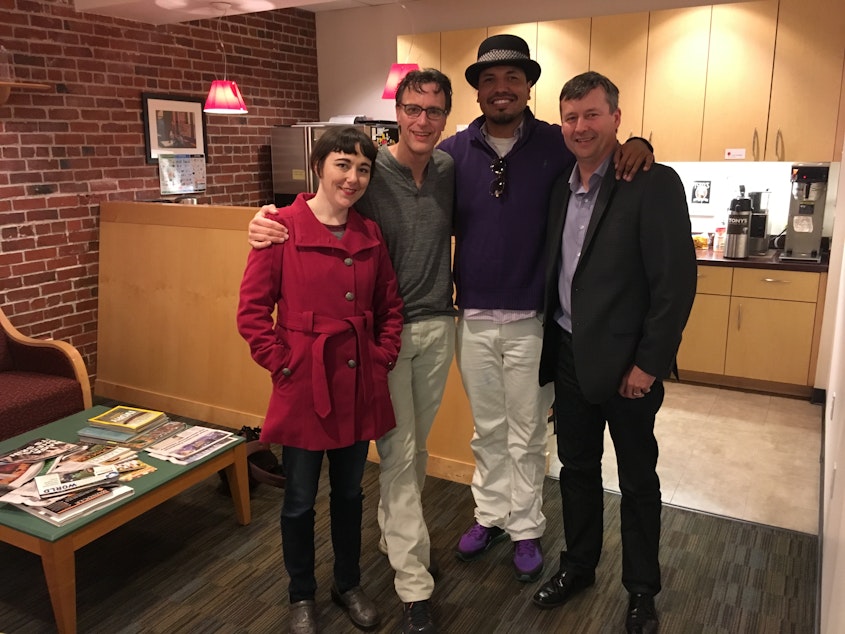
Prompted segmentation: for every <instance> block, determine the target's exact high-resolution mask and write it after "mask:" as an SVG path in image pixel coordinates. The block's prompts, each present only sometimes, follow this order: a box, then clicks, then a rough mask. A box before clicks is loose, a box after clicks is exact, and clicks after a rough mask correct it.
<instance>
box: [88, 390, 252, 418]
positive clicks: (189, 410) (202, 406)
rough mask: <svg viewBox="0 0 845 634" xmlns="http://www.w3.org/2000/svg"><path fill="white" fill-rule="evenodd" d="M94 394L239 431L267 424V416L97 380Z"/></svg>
mask: <svg viewBox="0 0 845 634" xmlns="http://www.w3.org/2000/svg"><path fill="white" fill-rule="evenodd" d="M94 393H95V394H96V395H97V396H101V397H104V398H112V399H114V400H116V401H120V402H122V403H127V404H132V405H137V406H138V407H145V408H147V409H156V410H161V411H163V412H168V413H170V414H176V415H178V416H187V417H188V418H196V419H197V420H201V421H205V422H207V423H213V424H215V425H221V426H223V427H229V428H230V429H240V428H241V427H243V426H244V425H247V426H249V427H260V426H261V425H263V424H264V416H263V415H258V414H249V413H247V412H240V411H237V410H233V409H229V408H226V407H220V406H218V405H213V404H211V403H200V402H198V401H192V400H189V399H185V398H180V397H178V396H173V395H171V394H161V393H159V392H151V391H149V390H142V389H138V388H135V387H131V386H128V385H121V384H119V383H111V382H108V381H103V380H100V379H97V381H96V382H95V384H94Z"/></svg>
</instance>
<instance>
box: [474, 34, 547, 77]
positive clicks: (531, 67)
mask: <svg viewBox="0 0 845 634" xmlns="http://www.w3.org/2000/svg"><path fill="white" fill-rule="evenodd" d="M491 66H517V67H519V68H521V69H522V70H523V71H525V77H526V78H527V79H528V81H529V82H531V84H532V85H533V84H535V83H537V79H538V78H539V77H540V65H539V64H538V63H537V62H535V61H534V60H533V59H531V53H530V51H529V50H528V44H527V43H526V41H525V40H523V39H522V38H521V37H517V36H516V35H507V34H506V35H492V36H490V37H488V38H487V39H486V40H484V41H483V42H482V43H481V45H480V46H479V47H478V61H477V62H475V63H474V64H471V65H470V66H469V67H467V69H466V72H465V73H464V75H465V76H466V78H467V81H468V82H469V83H470V86H472V87H473V88H476V89H477V88H478V76H479V75H480V74H481V71H482V70H484V69H485V68H490V67H491Z"/></svg>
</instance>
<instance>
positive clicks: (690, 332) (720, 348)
mask: <svg viewBox="0 0 845 634" xmlns="http://www.w3.org/2000/svg"><path fill="white" fill-rule="evenodd" d="M732 279H733V269H731V268H726V267H715V266H699V267H698V289H697V292H696V295H695V303H694V304H693V306H692V312H690V316H689V320H688V321H687V325H686V328H684V335H683V339H682V340H681V347H680V349H679V350H678V368H679V370H680V371H681V372H682V373H683V372H684V371H685V370H691V371H694V372H707V373H710V374H724V373H725V350H726V348H727V341H728V314H729V312H730V304H731V281H732ZM682 376H683V374H682Z"/></svg>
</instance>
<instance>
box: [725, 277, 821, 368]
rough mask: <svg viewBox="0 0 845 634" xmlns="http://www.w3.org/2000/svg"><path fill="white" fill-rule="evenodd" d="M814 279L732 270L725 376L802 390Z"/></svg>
mask: <svg viewBox="0 0 845 634" xmlns="http://www.w3.org/2000/svg"><path fill="white" fill-rule="evenodd" d="M819 277H820V274H819V273H804V272H795V271H771V270H761V269H736V270H734V283H733V291H732V298H731V313H730V321H729V324H728V347H727V355H726V357H725V374H728V375H731V376H740V377H746V378H749V379H760V380H764V381H776V382H780V383H792V384H795V385H807V384H808V377H809V374H810V358H811V350H812V344H813V326H814V324H815V317H816V301H817V298H818V295H819Z"/></svg>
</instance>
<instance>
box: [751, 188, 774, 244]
mask: <svg viewBox="0 0 845 634" xmlns="http://www.w3.org/2000/svg"><path fill="white" fill-rule="evenodd" d="M770 193H771V192H769V191H768V190H766V191H764V192H751V193H750V194H748V197H749V198H750V199H751V224H750V226H749V228H748V254H749V255H766V254H767V253H768V252H769V194H770Z"/></svg>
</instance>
